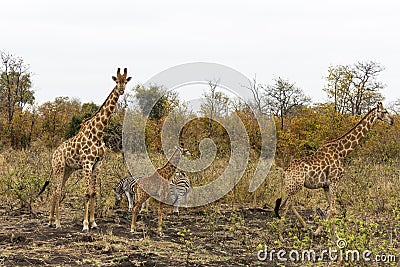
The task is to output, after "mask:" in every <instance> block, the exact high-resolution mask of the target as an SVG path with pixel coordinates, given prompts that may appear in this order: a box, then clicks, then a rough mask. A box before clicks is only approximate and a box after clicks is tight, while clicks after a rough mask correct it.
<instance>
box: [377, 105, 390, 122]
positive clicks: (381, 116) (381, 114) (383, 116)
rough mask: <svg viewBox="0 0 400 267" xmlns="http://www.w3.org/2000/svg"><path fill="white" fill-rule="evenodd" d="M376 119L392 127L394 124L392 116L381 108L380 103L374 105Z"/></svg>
mask: <svg viewBox="0 0 400 267" xmlns="http://www.w3.org/2000/svg"><path fill="white" fill-rule="evenodd" d="M376 117H377V118H378V119H379V120H381V121H384V122H387V123H389V124H390V125H393V123H394V119H393V117H392V115H390V114H389V112H388V111H387V110H386V109H385V108H384V107H383V105H382V102H378V104H377V105H376Z"/></svg>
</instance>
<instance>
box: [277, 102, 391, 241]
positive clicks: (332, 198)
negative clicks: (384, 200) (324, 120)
mask: <svg viewBox="0 0 400 267" xmlns="http://www.w3.org/2000/svg"><path fill="white" fill-rule="evenodd" d="M377 120H382V121H384V122H387V123H389V124H390V125H393V123H394V119H393V117H392V116H391V115H390V114H389V112H388V111H387V110H386V109H385V108H384V107H383V105H382V103H381V102H378V103H377V104H376V106H375V107H374V108H373V109H372V110H371V111H369V112H368V113H367V114H366V115H365V116H364V117H363V118H362V119H361V120H360V121H359V122H358V124H357V125H355V126H354V127H353V128H352V129H351V130H350V131H348V132H347V133H346V134H344V135H343V136H342V137H340V138H338V139H335V140H333V141H330V142H328V143H326V144H325V145H323V146H322V147H320V148H319V149H318V150H317V151H316V152H315V153H314V154H313V155H310V156H307V157H304V158H301V159H295V160H293V161H292V162H291V163H290V165H289V166H288V167H287V168H286V169H285V170H284V172H283V177H284V191H285V193H286V199H285V200H284V201H283V203H282V198H278V199H277V200H276V205H275V209H274V211H275V214H276V216H277V217H278V218H281V216H280V215H279V210H281V215H282V217H284V216H285V215H286V212H287V210H288V208H290V209H291V210H292V211H293V213H294V214H295V216H296V217H297V219H298V220H299V221H300V223H301V225H302V226H303V227H304V228H307V225H306V223H305V221H304V220H303V218H302V217H301V216H300V214H299V213H298V212H297V210H296V208H295V207H294V205H293V202H294V198H295V195H296V194H297V193H298V192H299V191H300V190H301V189H302V188H303V186H304V187H306V188H308V189H320V188H322V189H323V190H324V193H325V196H326V198H327V201H328V211H327V216H326V218H325V219H326V220H328V219H330V218H332V217H334V216H335V214H336V209H335V204H336V193H337V190H338V184H339V182H340V180H341V179H342V178H343V173H344V169H343V160H344V158H345V157H347V156H348V155H349V154H350V153H351V152H352V151H353V150H354V149H355V148H356V147H357V145H359V144H360V142H361V140H362V139H363V138H364V136H365V135H366V134H367V132H368V131H369V130H370V129H371V127H372V126H373V125H374V124H375V122H376V121H377ZM281 203H282V206H280V205H281ZM282 223H283V221H282V220H281V222H280V224H281V225H280V231H279V232H281V228H282ZM332 227H333V229H332V230H333V231H334V230H335V229H334V225H333V226H332ZM321 230H322V226H319V227H318V229H317V230H316V231H315V232H314V234H315V235H319V234H320V232H321ZM279 235H280V238H282V237H281V233H280V234H279Z"/></svg>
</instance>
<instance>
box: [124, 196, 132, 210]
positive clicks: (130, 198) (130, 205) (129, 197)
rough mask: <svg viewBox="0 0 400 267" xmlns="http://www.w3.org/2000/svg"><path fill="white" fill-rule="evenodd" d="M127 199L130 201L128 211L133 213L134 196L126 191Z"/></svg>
mask: <svg viewBox="0 0 400 267" xmlns="http://www.w3.org/2000/svg"><path fill="white" fill-rule="evenodd" d="M125 195H126V198H127V199H128V211H129V212H131V211H132V202H133V201H132V196H131V194H130V193H129V192H128V191H125Z"/></svg>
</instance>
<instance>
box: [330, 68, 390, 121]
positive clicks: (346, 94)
mask: <svg viewBox="0 0 400 267" xmlns="http://www.w3.org/2000/svg"><path fill="white" fill-rule="evenodd" d="M383 70H384V68H383V67H382V66H381V65H380V64H379V63H376V62H373V61H369V62H358V63H356V64H354V65H337V66H331V67H329V69H328V76H327V77H326V79H327V81H328V84H327V86H326V87H325V88H324V91H325V92H326V93H327V94H328V98H329V99H331V101H332V102H333V103H334V107H335V110H336V111H337V112H340V113H342V114H345V113H350V114H351V115H356V114H362V113H363V112H366V111H368V110H369V109H370V108H371V107H372V106H373V105H374V104H375V103H376V102H379V101H382V100H383V96H382V94H381V93H380V92H379V91H380V90H381V89H383V88H384V85H383V84H382V83H381V82H379V81H378V80H377V77H378V75H379V74H380V73H381V72H382V71H383Z"/></svg>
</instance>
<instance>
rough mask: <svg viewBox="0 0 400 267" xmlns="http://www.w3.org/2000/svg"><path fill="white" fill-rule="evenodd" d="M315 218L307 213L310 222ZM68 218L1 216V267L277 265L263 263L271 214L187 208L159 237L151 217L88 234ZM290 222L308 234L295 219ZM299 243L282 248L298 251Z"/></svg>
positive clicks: (126, 219)
mask: <svg viewBox="0 0 400 267" xmlns="http://www.w3.org/2000/svg"><path fill="white" fill-rule="evenodd" d="M64 213H66V212H65V211H64ZM313 214H314V213H313V212H311V211H306V212H303V213H302V215H303V216H304V217H305V218H306V220H307V221H309V222H310V221H311V220H312V219H313V216H314V215H313ZM66 217H67V216H65V215H64V216H63V217H62V228H61V229H55V228H50V227H48V226H47V214H46V212H45V211H44V212H38V213H36V214H35V215H32V214H31V215H29V214H21V213H19V214H18V213H14V214H10V213H2V214H0V266H1V265H5V266H261V265H262V266H277V265H276V263H274V262H268V261H267V262H261V261H258V260H257V251H258V249H259V246H260V244H267V245H269V246H270V247H274V246H277V245H276V240H277V234H276V231H275V230H274V229H275V228H276V225H277V220H276V219H275V218H274V217H273V211H272V210H269V209H249V208H246V209H245V208H240V209H235V210H233V211H232V210H229V209H226V210H218V211H215V210H212V209H191V210H185V209H182V211H181V215H180V216H179V217H177V216H175V215H172V214H171V213H170V212H167V214H166V215H165V219H164V226H163V229H164V233H163V236H159V235H158V233H157V232H156V229H157V222H156V220H157V214H156V213H152V212H148V213H144V214H141V215H140V216H139V222H138V232H137V233H135V234H130V233H129V227H130V219H131V217H130V214H129V213H128V212H126V211H121V210H120V211H118V212H115V215H114V216H113V217H112V218H98V219H97V224H98V225H99V228H98V229H95V230H91V231H90V232H89V233H82V232H81V227H82V225H81V223H80V222H79V221H78V220H77V219H74V218H68V217H67V218H66ZM287 224H288V226H289V227H290V229H291V231H293V232H294V233H296V232H298V233H300V234H299V235H307V233H304V232H302V231H301V230H300V229H299V228H298V227H297V223H296V222H295V220H294V218H292V217H289V218H288V221H287ZM292 242H293V240H292V239H290V238H289V239H288V240H287V243H286V245H285V243H283V244H284V245H285V246H287V247H292V246H293V243H292ZM326 242H327V237H324V236H322V237H320V238H314V239H313V240H312V241H311V243H312V244H313V245H314V246H315V247H321V246H323V245H324V244H325V243H326ZM280 246H282V244H281V245H280ZM294 265H296V266H300V265H301V264H300V265H299V263H297V264H294Z"/></svg>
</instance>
